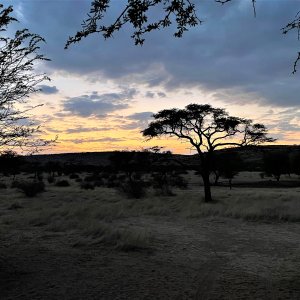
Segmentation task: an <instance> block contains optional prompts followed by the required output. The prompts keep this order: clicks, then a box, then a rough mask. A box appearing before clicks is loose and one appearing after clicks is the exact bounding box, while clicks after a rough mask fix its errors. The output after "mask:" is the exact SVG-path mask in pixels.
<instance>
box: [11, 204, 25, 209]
mask: <svg viewBox="0 0 300 300" xmlns="http://www.w3.org/2000/svg"><path fill="white" fill-rule="evenodd" d="M19 208H23V206H22V205H21V204H19V203H13V204H12V205H11V206H10V207H8V209H9V210H15V209H19Z"/></svg>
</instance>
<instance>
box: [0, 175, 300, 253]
mask: <svg viewBox="0 0 300 300" xmlns="http://www.w3.org/2000/svg"><path fill="white" fill-rule="evenodd" d="M188 176H190V179H191V180H194V182H197V180H198V179H197V177H192V175H188ZM10 180H11V179H9V178H5V181H6V183H7V184H8V186H9V185H10V184H9V181H10ZM70 183H71V186H70V187H57V186H55V185H53V184H52V185H51V184H48V183H47V184H46V192H44V193H41V194H39V195H38V196H37V197H35V198H26V197H25V196H24V195H23V194H22V193H21V192H19V191H17V190H16V189H11V188H8V189H3V190H2V191H1V192H2V195H1V202H0V216H1V223H2V225H1V226H3V230H5V228H19V229H20V228H24V227H35V228H40V229H41V230H44V231H50V232H57V233H59V232H63V233H70V234H71V233H74V232H75V233H76V236H78V237H79V238H78V241H77V242H75V244H77V245H84V244H85V245H89V244H95V243H104V244H108V245H111V246H113V247H114V248H117V249H121V250H133V249H145V248H147V247H149V244H150V242H149V241H150V239H151V235H150V234H149V233H147V231H146V230H145V229H142V230H141V229H137V228H133V227H132V228H131V227H129V228H126V229H124V228H122V219H126V218H130V217H141V216H147V215H151V216H169V217H176V218H178V217H180V218H201V217H215V216H220V217H230V218H241V219H244V220H251V221H260V220H263V221H273V222H282V221H289V222H295V221H300V201H299V195H300V189H299V188H288V189H281V188H277V189H263V188H259V189H255V188H251V189H250V188H249V189H247V188H234V189H233V190H229V189H228V188H225V187H214V188H213V197H214V199H215V202H214V203H204V202H203V192H202V187H200V186H199V187H197V186H196V185H195V184H194V185H193V188H190V189H188V190H184V191H181V190H176V191H175V192H176V194H177V196H175V197H160V196H155V193H154V192H151V191H149V192H148V194H147V195H146V197H144V198H142V199H127V198H125V197H124V196H122V195H121V194H120V193H119V192H118V191H117V190H115V189H108V188H103V187H97V188H95V190H82V189H80V186H79V184H78V183H76V182H75V181H70ZM112 222H113V225H112Z"/></svg>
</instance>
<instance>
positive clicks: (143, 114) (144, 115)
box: [127, 111, 153, 122]
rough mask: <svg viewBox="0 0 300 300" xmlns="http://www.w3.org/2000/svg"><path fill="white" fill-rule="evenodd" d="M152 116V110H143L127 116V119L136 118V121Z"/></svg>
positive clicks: (146, 119) (148, 118)
mask: <svg viewBox="0 0 300 300" xmlns="http://www.w3.org/2000/svg"><path fill="white" fill-rule="evenodd" d="M152 116H153V112H151V111H144V112H139V113H135V114H132V115H129V116H127V118H128V119H130V120H137V121H142V122H144V121H148V120H150V119H151V118H152Z"/></svg>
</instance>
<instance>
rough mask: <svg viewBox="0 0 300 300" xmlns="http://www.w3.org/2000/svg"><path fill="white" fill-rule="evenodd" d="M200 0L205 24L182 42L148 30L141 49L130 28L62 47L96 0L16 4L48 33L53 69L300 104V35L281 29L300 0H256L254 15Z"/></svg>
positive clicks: (247, 7) (243, 6)
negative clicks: (298, 63) (298, 65)
mask: <svg viewBox="0 0 300 300" xmlns="http://www.w3.org/2000/svg"><path fill="white" fill-rule="evenodd" d="M195 2H196V3H197V5H198V6H199V7H200V9H199V10H198V12H199V17H200V19H202V20H204V23H203V24H202V25H201V26H197V27H196V28H192V29H191V30H190V31H189V32H186V33H185V34H184V37H183V38H182V39H175V38H174V37H173V33H174V31H175V29H174V28H171V29H166V30H162V31H159V32H154V33H152V34H149V35H148V36H147V37H146V43H145V44H144V46H143V47H136V46H134V45H133V41H132V40H130V31H129V30H128V28H124V29H123V30H121V31H120V32H118V33H116V34H115V39H109V40H107V41H104V40H103V39H102V38H101V36H99V35H94V36H91V37H89V38H87V39H84V40H82V41H81V42H80V43H78V44H76V45H72V46H71V48H70V49H69V50H67V51H65V50H63V47H64V44H65V42H66V40H67V38H68V36H69V35H72V34H74V33H75V32H76V31H77V30H78V29H79V28H80V24H81V21H82V20H83V19H84V18H85V17H86V12H88V11H89V8H90V7H89V6H90V1H84V0H80V1H45V2H43V5H41V4H40V3H39V2H38V1H21V0H18V1H17V0H16V1H14V3H13V4H14V6H20V7H21V8H22V13H23V15H24V18H23V19H22V20H21V24H24V23H25V26H26V27H28V28H29V29H30V30H32V31H34V32H37V33H39V34H41V35H42V36H44V37H45V38H46V40H47V44H46V45H45V46H44V47H43V48H42V50H44V51H45V53H46V54H47V55H48V56H49V57H50V58H51V59H52V61H51V62H47V67H48V70H53V71H65V72H69V73H73V74H79V75H80V76H83V78H88V79H89V80H98V79H100V80H102V78H103V77H105V78H108V79H113V80H120V79H122V78H124V77H126V78H131V79H132V80H134V81H135V83H138V82H141V83H143V84H145V83H146V84H148V85H149V87H155V86H164V87H165V88H167V89H170V90H174V89H178V88H184V89H189V88H191V87H199V88H201V89H202V90H206V91H208V92H211V91H216V92H217V93H216V95H219V96H220V95H225V100H226V101H228V102H231V103H232V102H234V103H236V102H239V101H240V102H243V101H249V99H248V98H247V97H246V99H242V100H239V99H238V98H237V96H236V95H237V94H236V91H239V93H250V94H251V95H252V96H254V97H255V98H256V99H257V100H256V101H257V102H259V103H268V104H271V105H274V106H287V107H288V106H295V105H299V99H298V95H299V94H300V85H299V77H298V76H299V75H297V74H296V76H290V74H291V71H292V64H293V60H294V58H295V57H296V55H297V51H298V50H297V49H298V48H299V44H298V41H297V36H295V34H292V33H291V34H288V35H285V36H284V35H282V34H281V31H280V28H282V27H283V26H284V25H285V24H287V23H288V22H289V21H290V20H291V19H293V18H294V16H295V15H296V13H297V12H298V6H297V4H296V1H293V0H285V1H282V0H273V1H257V4H256V10H257V17H256V18H254V16H253V10H252V7H251V1H232V2H231V3H228V4H226V5H219V4H217V3H215V1H209V2H208V1H207V2H206V3H204V2H201V3H198V1H195ZM4 3H5V4H10V2H9V1H4ZM117 11H120V3H119V2H118V3H115V4H113V9H112V13H111V15H114V14H115V13H116V12H117ZM154 14H155V12H154ZM54 15H55V19H53V16H54ZM108 22H109V20H107V23H108ZM41 24H43V26H41ZM120 49H122V51H120ZM226 95H227V96H226ZM220 100H223V99H221V98H220ZM75 106H76V104H75ZM107 109H108V110H109V108H107ZM85 113H86V114H88V113H89V111H87V112H85Z"/></svg>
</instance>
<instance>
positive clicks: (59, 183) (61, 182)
mask: <svg viewBox="0 0 300 300" xmlns="http://www.w3.org/2000/svg"><path fill="white" fill-rule="evenodd" d="M55 185H56V186H59V187H64V186H70V183H69V181H68V180H60V181H57V182H56V184H55Z"/></svg>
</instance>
